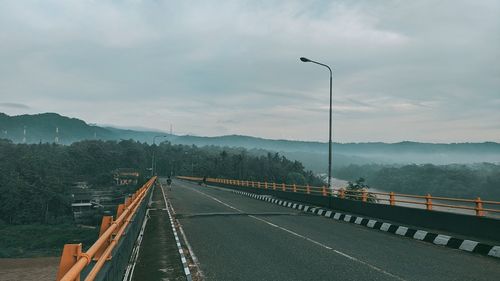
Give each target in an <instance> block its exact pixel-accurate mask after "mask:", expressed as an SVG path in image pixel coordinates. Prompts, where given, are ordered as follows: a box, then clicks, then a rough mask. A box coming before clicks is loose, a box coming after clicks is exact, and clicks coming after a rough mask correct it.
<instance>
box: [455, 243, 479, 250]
mask: <svg viewBox="0 0 500 281" xmlns="http://www.w3.org/2000/svg"><path fill="white" fill-rule="evenodd" d="M477 244H479V242H476V241H472V240H464V242H462V244H461V245H460V248H459V249H460V250H464V251H467V252H472V251H474V248H476V246H477Z"/></svg>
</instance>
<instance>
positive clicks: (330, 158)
mask: <svg viewBox="0 0 500 281" xmlns="http://www.w3.org/2000/svg"><path fill="white" fill-rule="evenodd" d="M300 60H301V61H302V62H312V63H315V64H318V65H321V66H324V67H326V68H328V70H329V71H330V123H329V127H328V128H329V131H328V134H329V138H328V189H330V188H331V177H332V69H331V68H330V67H329V66H328V65H326V64H323V63H320V62H317V61H313V60H310V59H308V58H304V57H301V58H300Z"/></svg>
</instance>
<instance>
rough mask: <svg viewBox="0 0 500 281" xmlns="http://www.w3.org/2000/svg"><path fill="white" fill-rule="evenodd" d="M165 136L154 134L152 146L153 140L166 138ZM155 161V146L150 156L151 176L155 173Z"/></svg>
mask: <svg viewBox="0 0 500 281" xmlns="http://www.w3.org/2000/svg"><path fill="white" fill-rule="evenodd" d="M166 137H167V136H166V135H159V136H154V137H153V146H154V145H155V140H156V138H166ZM155 164H156V162H155V148H154V147H153V155H152V157H151V176H154V175H155V166H156V165H155Z"/></svg>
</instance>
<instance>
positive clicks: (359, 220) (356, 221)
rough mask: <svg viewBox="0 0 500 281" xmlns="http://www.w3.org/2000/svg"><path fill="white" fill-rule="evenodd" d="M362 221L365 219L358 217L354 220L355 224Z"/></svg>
mask: <svg viewBox="0 0 500 281" xmlns="http://www.w3.org/2000/svg"><path fill="white" fill-rule="evenodd" d="M362 221H363V218H361V217H357V218H356V220H355V221H354V223H355V224H361V222H362Z"/></svg>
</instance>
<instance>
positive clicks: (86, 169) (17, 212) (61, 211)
mask: <svg viewBox="0 0 500 281" xmlns="http://www.w3.org/2000/svg"><path fill="white" fill-rule="evenodd" d="M153 150H154V151H155V154H156V159H157V171H158V172H159V174H161V175H169V174H170V173H172V174H173V175H195V176H209V177H227V178H242V179H254V180H261V181H264V180H268V181H276V182H283V181H286V182H287V183H306V182H308V183H310V184H316V185H318V184H321V182H320V180H319V179H318V178H316V177H315V176H314V175H313V174H312V172H307V171H305V170H304V167H303V166H302V164H301V163H299V162H297V161H290V160H288V159H286V158H285V157H283V156H280V155H279V154H267V155H263V156H252V155H249V153H248V152H247V151H246V150H244V149H223V148H218V147H204V148H198V147H196V146H184V145H172V144H170V143H168V142H165V143H162V144H160V145H155V146H150V145H148V144H144V143H139V142H135V141H131V140H127V141H125V140H124V141H120V142H116V141H106V142H104V141H82V142H76V143H73V144H72V145H70V146H62V145H55V144H29V145H27V144H14V143H12V142H10V141H7V140H0V171H1V173H0V194H2V196H1V197H0V223H2V222H3V223H7V224H25V223H47V222H57V223H59V222H67V221H68V220H71V217H68V216H70V210H69V204H70V196H69V194H68V189H69V187H70V186H71V183H72V182H75V181H88V182H89V183H90V184H92V185H94V186H107V185H112V181H113V180H112V173H111V172H112V170H114V169H116V168H134V169H137V170H138V171H140V172H141V175H142V176H143V178H144V177H147V176H149V175H150V170H148V168H149V167H151V156H152V153H153Z"/></svg>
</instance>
